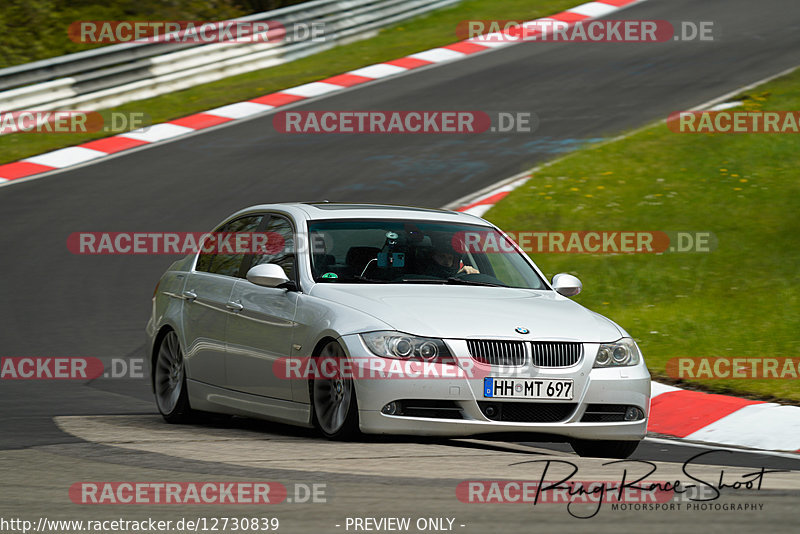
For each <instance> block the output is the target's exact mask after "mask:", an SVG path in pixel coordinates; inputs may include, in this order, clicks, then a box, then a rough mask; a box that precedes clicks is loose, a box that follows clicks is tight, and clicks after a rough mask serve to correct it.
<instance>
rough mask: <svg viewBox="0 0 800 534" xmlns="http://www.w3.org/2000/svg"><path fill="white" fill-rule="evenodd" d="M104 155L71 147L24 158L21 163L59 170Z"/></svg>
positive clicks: (104, 154)
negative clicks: (26, 162)
mask: <svg viewBox="0 0 800 534" xmlns="http://www.w3.org/2000/svg"><path fill="white" fill-rule="evenodd" d="M106 155H107V154H106V153H105V152H100V151H99V150H92V149H91V148H83V147H80V146H71V147H69V148H62V149H60V150H54V151H53V152H46V153H44V154H39V155H38V156H33V157H31V158H26V159H24V160H22V161H29V162H31V163H38V164H39V165H47V166H48V167H55V168H57V169H61V168H64V167H69V166H71V165H76V164H78V163H84V162H86V161H90V160H93V159H95V158H102V157H103V156H106Z"/></svg>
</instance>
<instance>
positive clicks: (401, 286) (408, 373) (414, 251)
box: [146, 202, 650, 458]
mask: <svg viewBox="0 0 800 534" xmlns="http://www.w3.org/2000/svg"><path fill="white" fill-rule="evenodd" d="M205 239H206V241H205V242H204V243H203V245H202V246H199V247H198V250H197V252H196V253H193V254H190V255H188V256H186V257H184V258H182V259H181V260H179V261H177V262H175V263H174V264H173V265H172V266H171V267H170V268H169V269H168V270H167V272H166V273H164V275H163V276H162V277H161V279H160V281H159V282H158V285H157V286H156V290H155V292H154V294H153V302H152V316H151V317H150V320H149V322H148V323H147V329H146V331H147V337H148V344H147V346H148V348H149V354H148V356H149V359H148V361H149V362H150V363H151V379H152V384H153V390H154V393H155V399H156V403H157V405H158V409H159V411H160V412H161V414H162V415H163V417H164V419H165V420H166V421H168V422H171V423H173V422H184V421H188V420H194V419H195V418H196V416H197V414H198V413H203V412H217V413H225V414H236V415H244V416H252V417H259V418H264V419H269V420H274V421H279V422H284V423H290V424H294V425H300V426H306V427H311V426H314V427H316V428H317V429H318V430H319V432H321V433H322V434H323V435H324V436H327V437H329V438H338V439H342V438H353V437H354V436H356V435H358V434H359V433H368V434H416V435H431V436H471V435H478V434H489V433H492V434H495V433H508V432H512V433H519V432H523V433H528V434H529V435H530V437H531V438H532V439H533V438H542V439H549V440H560V441H567V442H569V443H571V444H572V447H573V448H574V449H575V451H576V452H577V453H578V454H580V455H583V456H599V457H614V458H623V457H627V456H629V455H630V454H631V453H632V452H633V451H634V450H635V449H636V446H637V445H638V443H639V441H640V440H641V439H642V438H643V437H644V435H645V433H646V429H647V417H648V413H649V408H650V375H649V373H648V371H647V368H646V366H645V364H644V360H643V358H642V355H641V353H640V351H639V348H638V346H637V345H636V343H635V342H634V341H633V339H631V337H630V335H629V334H628V333H627V332H626V331H625V330H623V329H622V328H621V327H620V326H619V325H617V324H615V323H614V322H613V321H611V320H609V319H607V318H605V317H603V316H601V315H599V314H597V313H594V312H592V311H590V310H588V309H586V308H584V307H583V306H581V305H579V304H577V303H575V302H574V301H573V300H571V299H570V298H569V297H572V296H574V295H577V294H578V293H579V292H580V290H581V282H580V281H579V280H578V279H577V278H575V277H574V276H572V275H569V274H557V275H555V276H554V277H553V279H552V282H548V281H547V279H546V278H545V277H544V275H543V274H542V272H541V271H540V270H539V268H538V267H537V266H536V265H535V264H534V262H533V261H532V260H531V259H530V257H529V256H528V255H527V254H525V253H524V252H523V251H522V250H521V249H520V248H519V247H518V246H517V244H516V243H514V242H513V241H512V240H511V239H510V238H509V237H508V236H507V235H506V234H504V233H503V232H502V231H501V230H499V229H498V228H497V227H495V226H493V225H492V224H491V223H489V222H487V221H485V220H483V219H481V218H478V217H475V216H472V215H467V214H463V213H457V212H451V211H444V210H434V209H423V208H412V207H402V206H383V205H364V204H342V203H328V202H321V203H293V204H269V205H260V206H253V207H251V208H247V209H245V210H242V211H239V212H238V213H235V214H233V215H231V216H230V217H228V218H227V219H226V220H225V221H223V222H222V223H221V224H220V225H218V227H217V228H216V229H215V230H214V231H213V232H211V233H209V234H206V236H205Z"/></svg>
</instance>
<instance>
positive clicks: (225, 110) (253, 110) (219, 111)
mask: <svg viewBox="0 0 800 534" xmlns="http://www.w3.org/2000/svg"><path fill="white" fill-rule="evenodd" d="M273 107H275V106H268V105H267V104H258V103H256V102H236V103H235V104H228V105H227V106H222V107H220V108H214V109H209V110H208V111H202V112H201V113H205V114H208V115H216V116H217V117H226V118H228V119H241V118H242V117H249V116H250V115H255V114H257V113H263V112H264V111H267V110H270V109H272V108H273Z"/></svg>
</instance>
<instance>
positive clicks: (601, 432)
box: [340, 335, 650, 440]
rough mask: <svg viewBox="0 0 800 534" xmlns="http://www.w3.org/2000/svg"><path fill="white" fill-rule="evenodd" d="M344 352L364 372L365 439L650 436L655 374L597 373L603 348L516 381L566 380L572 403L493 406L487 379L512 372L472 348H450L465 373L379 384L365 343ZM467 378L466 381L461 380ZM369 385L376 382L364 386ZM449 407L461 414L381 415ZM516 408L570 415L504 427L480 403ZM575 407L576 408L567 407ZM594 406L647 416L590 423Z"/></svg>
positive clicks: (402, 377) (443, 369)
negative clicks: (407, 406)
mask: <svg viewBox="0 0 800 534" xmlns="http://www.w3.org/2000/svg"><path fill="white" fill-rule="evenodd" d="M340 341H341V344H342V346H343V347H344V349H345V351H346V352H347V354H348V357H349V358H350V359H351V361H352V364H353V365H354V367H357V368H364V369H363V372H361V373H355V374H354V376H356V377H357V378H356V380H355V388H356V394H357V396H358V406H359V416H360V427H361V431H362V432H364V433H367V434H416V435H429V436H469V435H477V434H490V433H505V432H513V433H517V432H523V433H531V434H541V435H548V436H556V437H563V438H565V439H594V440H640V439H642V438H643V437H644V436H645V434H646V433H647V417H648V414H649V410H650V374H649V372H648V371H647V367H646V366H645V365H644V362H640V363H639V364H638V365H636V366H631V367H618V368H607V369H593V368H592V365H593V363H594V355H595V354H596V353H597V348H598V344H597V343H586V344H584V357H583V358H582V359H581V360H580V361H579V362H578V363H577V364H576V365H574V366H572V367H568V368H539V367H534V366H531V365H529V364H527V365H526V366H522V367H518V368H515V369H514V374H513V376H514V377H520V378H566V379H571V380H572V381H573V384H574V386H573V387H574V394H573V398H572V399H571V400H569V401H566V402H565V401H554V400H521V399H491V398H488V399H487V398H484V396H483V377H484V376H492V377H504V376H512V375H509V374H508V370H507V369H506V370H503V369H500V368H496V367H492V366H488V365H482V364H477V363H476V362H475V361H474V360H472V358H471V356H470V355H469V351H468V349H467V344H466V342H465V341H464V340H445V343H446V344H447V345H448V348H449V349H450V352H451V353H452V354H453V355H455V356H456V359H457V360H458V362H459V366H460V367H461V370H460V371H459V370H458V369H454V366H449V365H437V366H436V367H439V368H440V372H438V373H436V372H435V371H434V373H433V374H428V375H426V376H425V377H418V378H411V377H408V375H407V374H404V373H394V374H392V373H385V374H382V375H380V376H379V377H375V375H374V373H369V372H368V370H367V369H366V367H368V366H369V365H370V361H371V360H372V359H375V358H377V359H379V360H383V358H379V357H377V356H374V355H373V354H372V353H371V352H370V351H369V349H368V348H367V347H366V346H365V345H364V344H363V342H362V340H361V338H360V336H358V335H349V336H343V337H342V338H341V340H340ZM457 375H460V376H457ZM364 377H369V378H364ZM408 399H414V400H416V401H419V400H422V401H444V402H447V403H448V404H452V405H454V406H456V407H458V408H459V410H458V411H457V412H454V413H453V416H447V417H427V416H425V417H412V416H408V415H388V414H386V413H382V411H381V409H382V408H383V407H384V406H386V405H387V404H388V403H390V402H398V401H404V400H408ZM487 401H489V402H492V403H494V404H496V405H500V407H501V408H502V405H503V403H509V402H511V403H516V404H518V405H521V404H522V403H524V405H525V407H530V408H545V409H546V408H550V407H552V406H546V405H548V404H550V405H553V404H556V403H560V404H562V405H564V407H565V408H566V409H567V412H565V416H564V417H563V418H561V419H560V420H558V421H557V422H522V421H505V420H503V421H498V420H493V419H490V418H489V417H487V416H486V415H485V414H484V412H483V411H482V410H481V408H480V406H479V404H478V403H479V402H487ZM566 404H570V405H572V406H566ZM589 405H627V406H633V407H636V408H639V409H640V410H641V411H642V413H643V414H644V417H643V418H641V419H638V420H635V421H614V422H585V421H582V419H583V418H584V415H585V414H586V411H587V408H588V407H589Z"/></svg>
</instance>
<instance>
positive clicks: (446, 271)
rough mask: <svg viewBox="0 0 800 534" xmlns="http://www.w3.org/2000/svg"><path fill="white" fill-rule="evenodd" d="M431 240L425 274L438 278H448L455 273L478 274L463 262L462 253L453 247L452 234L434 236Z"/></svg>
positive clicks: (476, 270) (473, 268) (478, 272)
mask: <svg viewBox="0 0 800 534" xmlns="http://www.w3.org/2000/svg"><path fill="white" fill-rule="evenodd" d="M431 242H432V244H433V251H432V253H431V261H430V263H429V265H428V266H427V267H428V268H427V272H426V273H425V274H428V275H430V276H436V277H440V278H449V277H451V276H455V275H457V274H480V271H479V270H478V269H476V268H475V267H472V266H471V265H465V264H464V260H463V254H461V253H459V252H458V251H456V250H455V249H454V248H453V236H452V235H450V234H448V235H444V236H434V237H432V239H431Z"/></svg>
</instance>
